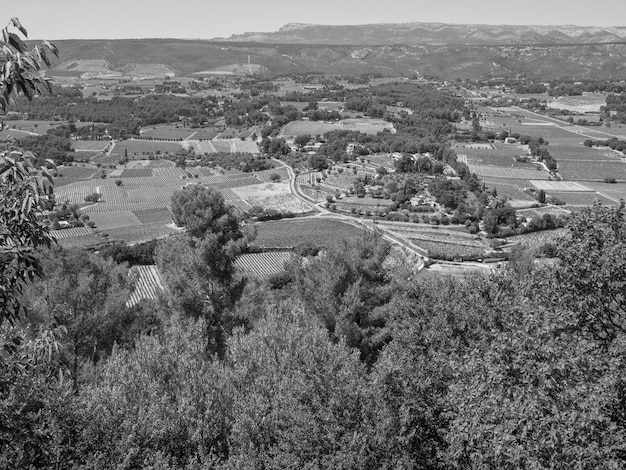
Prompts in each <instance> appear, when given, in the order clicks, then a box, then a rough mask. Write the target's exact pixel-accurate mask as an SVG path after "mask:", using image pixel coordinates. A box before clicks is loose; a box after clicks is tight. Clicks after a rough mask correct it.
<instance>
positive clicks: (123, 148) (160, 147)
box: [111, 140, 183, 158]
mask: <svg viewBox="0 0 626 470" xmlns="http://www.w3.org/2000/svg"><path fill="white" fill-rule="evenodd" d="M182 149H183V146H182V145H181V144H179V143H176V142H155V141H150V140H120V141H116V142H115V146H114V147H113V150H112V151H111V153H116V154H119V155H122V156H123V155H124V153H125V152H128V155H129V156H132V155H135V154H137V155H143V154H151V155H155V154H160V153H163V154H165V153H176V152H180V151H181V150H182ZM118 158H119V157H118Z"/></svg>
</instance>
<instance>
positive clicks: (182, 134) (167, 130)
mask: <svg viewBox="0 0 626 470" xmlns="http://www.w3.org/2000/svg"><path fill="white" fill-rule="evenodd" d="M193 133H194V129H190V128H189V127H179V126H158V127H144V128H143V129H142V130H141V137H153V138H156V139H186V138H187V137H189V136H190V135H192V134H193Z"/></svg>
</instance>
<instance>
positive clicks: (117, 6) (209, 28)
mask: <svg viewBox="0 0 626 470" xmlns="http://www.w3.org/2000/svg"><path fill="white" fill-rule="evenodd" d="M6 15H7V16H6V18H4V19H2V21H3V22H4V23H2V24H6V23H7V22H8V21H9V19H10V18H11V17H13V16H16V17H18V18H19V19H20V21H21V22H22V23H23V24H24V26H25V27H26V28H27V29H28V31H29V34H30V38H31V39H38V38H46V39H50V40H59V39H131V38H198V39H212V38H228V37H230V36H231V35H234V34H242V33H245V32H272V31H277V30H278V29H279V28H281V27H282V26H284V25H285V24H290V23H305V24H320V25H363V24H385V23H387V24H388V23H451V24H491V25H509V24H510V25H537V26H540V25H555V26H558V25H577V26H598V27H610V26H620V25H618V24H615V23H616V19H617V18H622V17H624V16H626V2H624V1H623V0H597V1H596V2H594V3H593V8H591V7H589V6H587V7H585V8H573V7H572V4H571V2H569V1H568V0H551V1H549V2H546V1H544V0H528V1H526V2H525V3H524V4H523V5H522V4H520V5H517V6H515V7H509V6H503V5H502V2H499V1H497V0H485V1H481V2H480V3H470V2H467V1H463V0H449V1H447V2H440V3H436V4H433V3H432V2H429V1H425V0H413V1H412V0H395V1H392V2H386V3H384V4H383V3H381V2H374V1H372V0H366V1H360V2H356V1H353V0H349V1H340V2H337V1H331V0H318V1H316V2H315V3H314V4H306V3H304V2H301V3H300V4H299V5H298V6H297V7H294V3H293V2H290V1H288V0H270V1H269V2H264V3H261V2H258V1H252V0H241V1H240V2H238V3H237V5H236V6H233V4H232V3H230V2H223V3H216V4H207V3H206V2H202V1H200V0H179V1H178V2H176V3H172V2H166V1H164V0H150V1H149V0H133V1H130V2H129V1H121V0H110V1H108V2H106V3H102V2H95V1H93V0H89V1H87V2H81V3H79V4H77V3H76V2H75V1H70V0H57V1H55V2H44V1H42V0H34V1H32V2H29V3H28V4H26V3H23V4H19V5H18V4H15V5H11V8H10V9H7V13H6Z"/></svg>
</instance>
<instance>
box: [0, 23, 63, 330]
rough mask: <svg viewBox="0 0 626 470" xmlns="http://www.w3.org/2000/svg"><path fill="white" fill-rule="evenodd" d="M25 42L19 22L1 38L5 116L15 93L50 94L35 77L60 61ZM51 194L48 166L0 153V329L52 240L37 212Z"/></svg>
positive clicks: (44, 47) (46, 48) (46, 46)
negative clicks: (52, 61) (39, 254)
mask: <svg viewBox="0 0 626 470" xmlns="http://www.w3.org/2000/svg"><path fill="white" fill-rule="evenodd" d="M26 37H27V33H26V29H25V28H24V27H23V26H22V25H21V24H20V22H19V20H18V19H17V18H12V19H11V21H10V22H9V24H8V25H7V26H6V27H5V28H3V30H2V37H0V107H2V109H3V110H5V111H6V109H7V107H8V105H9V102H10V100H11V99H14V98H15V97H17V96H18V94H24V95H25V96H26V97H27V98H28V99H32V98H33V96H35V94H38V93H43V92H44V91H46V90H47V91H49V90H50V84H49V82H48V80H47V79H46V78H45V77H42V76H41V75H40V74H39V73H38V72H39V71H40V69H41V65H42V64H45V65H48V66H49V65H50V60H49V58H48V53H49V52H51V53H52V54H54V55H57V56H58V52H57V49H56V47H55V46H54V45H53V44H51V43H50V42H48V41H43V42H42V43H41V44H39V45H36V46H34V47H33V48H32V49H30V50H29V49H28V47H27V46H26V43H25V42H24V40H25V39H26ZM46 165H50V166H52V165H53V163H52V162H46ZM52 194H53V191H52V176H51V174H50V172H49V171H48V169H47V168H46V167H42V168H38V169H36V168H35V166H34V155H33V154H30V153H22V152H20V151H19V150H17V149H14V150H12V151H3V152H0V324H1V323H2V322H3V320H5V319H8V320H10V321H13V320H15V319H16V317H17V315H18V313H19V301H18V296H19V294H20V293H21V291H22V288H23V286H24V283H25V282H27V281H29V280H32V279H33V278H35V277H36V276H39V275H41V265H40V264H39V261H38V260H37V258H36V256H35V251H36V250H37V249H38V248H39V247H42V246H50V244H51V242H52V239H51V237H50V235H49V233H48V231H47V230H46V229H45V228H44V227H42V226H41V225H40V224H39V223H38V222H37V218H36V213H37V212H40V211H42V210H45V209H48V208H50V207H51V204H50V203H51V200H52Z"/></svg>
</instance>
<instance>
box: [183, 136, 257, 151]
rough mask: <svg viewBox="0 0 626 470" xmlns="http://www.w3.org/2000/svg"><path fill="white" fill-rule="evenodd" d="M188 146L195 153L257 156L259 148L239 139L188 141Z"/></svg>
mask: <svg viewBox="0 0 626 470" xmlns="http://www.w3.org/2000/svg"><path fill="white" fill-rule="evenodd" d="M189 143H190V144H192V145H193V146H194V148H195V149H196V153H198V154H203V153H205V152H206V153H217V152H224V153H252V154H258V153H259V148H258V147H257V145H256V143H255V142H252V141H250V140H241V139H223V140H203V141H196V140H190V141H189Z"/></svg>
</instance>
